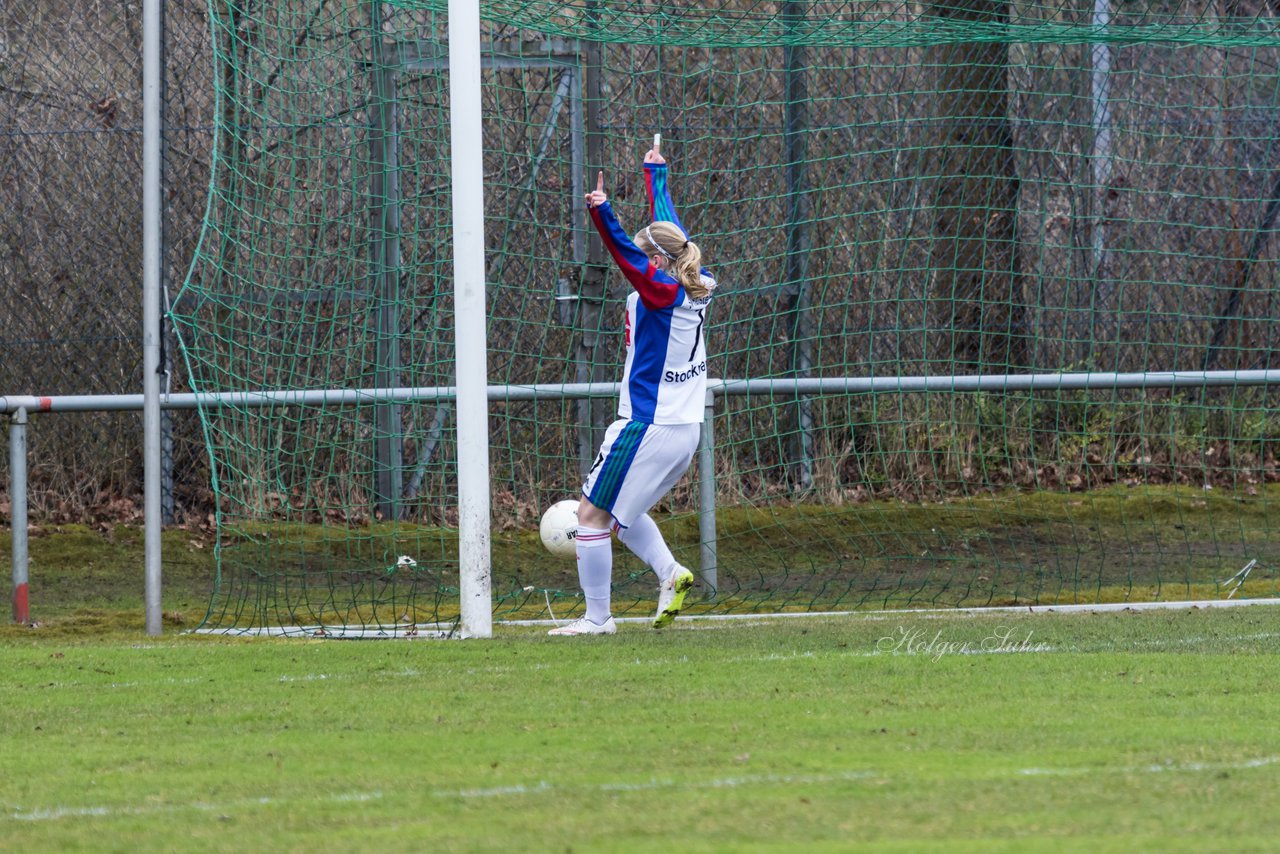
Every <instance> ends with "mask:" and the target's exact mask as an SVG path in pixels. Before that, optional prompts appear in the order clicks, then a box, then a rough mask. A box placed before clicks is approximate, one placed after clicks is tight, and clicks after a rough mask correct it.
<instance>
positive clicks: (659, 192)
mask: <svg viewBox="0 0 1280 854" xmlns="http://www.w3.org/2000/svg"><path fill="white" fill-rule="evenodd" d="M644 183H645V187H646V189H648V191H649V216H650V217H652V218H653V221H654V222H659V221H663V220H665V221H666V222H674V223H675V224H676V225H678V226H679V227H680V230H681V231H683V232H684V233H685V236H686V237H687V236H688V235H689V232H688V231H687V230H686V229H685V227H684V224H683V223H682V222H680V215H679V214H677V213H676V205H675V202H673V201H671V188H670V186H669V185H668V183H667V161H666V160H664V159H663V157H662V155H661V154H659V153H658V150H657V149H656V148H651V149H649V150H648V151H647V152H645V155H644Z"/></svg>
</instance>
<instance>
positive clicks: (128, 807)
mask: <svg viewBox="0 0 1280 854" xmlns="http://www.w3.org/2000/svg"><path fill="white" fill-rule="evenodd" d="M1277 616H1278V615H1277V612H1276V611H1275V610H1274V609H1273V608H1271V607H1268V606H1260V605H1259V606H1248V607H1240V608H1231V609H1206V610H1176V611H1151V612H1140V613H1135V612H1109V613H1075V614H1067V613H1057V614H1035V615H1032V614H1025V613H1008V612H1005V613H988V614H982V615H966V614H960V613H952V614H945V615H931V614H922V613H900V614H892V615H884V614H879V615H875V614H867V615H859V616H845V617H800V618H786V619H773V620H760V619H745V620H727V621H710V620H681V621H678V622H677V624H676V625H675V626H673V627H672V628H671V629H669V630H666V631H664V632H655V631H653V630H651V629H649V628H647V627H646V626H644V625H642V624H638V623H624V624H623V625H622V626H621V628H620V631H619V634H618V635H616V636H614V637H612V638H576V639H565V638H548V637H547V636H546V635H545V628H544V627H523V626H520V627H515V626H504V625H499V626H498V627H497V629H496V634H497V636H496V637H495V638H494V639H493V640H492V641H432V640H409V641H406V640H400V641H334V640H245V639H227V638H215V637H208V636H198V635H190V634H179V633H177V632H174V631H172V630H171V631H169V633H167V634H166V635H165V636H164V637H163V638H162V639H158V640H157V639H148V638H145V637H144V636H142V635H141V634H140V633H138V632H136V631H134V630H130V629H124V630H121V629H113V630H109V631H106V632H104V633H102V634H83V633H81V634H59V633H42V632H41V631H40V630H38V629H35V630H33V629H29V628H22V627H8V628H5V629H0V672H3V673H4V674H5V675H4V678H3V680H2V681H0V706H2V707H3V709H4V712H3V714H2V715H0V848H3V849H5V850H12V851H77V850H82V851H171V850H186V851H236V852H244V851H315V850H344V851H347V850H351V851H380V852H381V851H388V850H397V851H419V850H444V851H488V850H505V851H563V850H573V851H593V850H599V851H613V850H660V849H670V848H672V847H675V846H678V847H679V848H681V849H688V850H699V851H735V850H770V849H781V848H790V849H796V850H806V851H807V850H833V851H834V850H850V849H858V848H863V849H867V850H886V851H916V850H938V851H1001V850H1005V851H1028V850H1031V851H1034V850H1045V851H1060V850H1090V851H1133V850H1151V851H1248V850H1257V851H1263V850H1274V847H1275V840H1276V838H1277V835H1278V833H1280V818H1278V817H1277V814H1276V813H1275V810H1274V808H1273V807H1274V803H1275V795H1274V792H1275V791H1276V788H1277V786H1278V785H1280V744H1278V743H1277V740H1276V737H1275V731H1276V730H1275V725H1274V719H1275V710H1276V708H1277V704H1278V702H1280V657H1278V656H1276V655H1275V654H1274V650H1275V648H1276V642H1277V639H1280V626H1277Z"/></svg>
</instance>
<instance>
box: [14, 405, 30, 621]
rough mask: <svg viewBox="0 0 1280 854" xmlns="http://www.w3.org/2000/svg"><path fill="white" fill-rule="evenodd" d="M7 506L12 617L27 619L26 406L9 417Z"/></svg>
mask: <svg viewBox="0 0 1280 854" xmlns="http://www.w3.org/2000/svg"><path fill="white" fill-rule="evenodd" d="M9 506H10V512H9V518H10V519H11V520H12V522H13V526H12V527H13V621H14V622H15V623H28V622H30V621H31V613H30V611H29V610H28V605H27V410H26V409H19V410H18V411H17V412H14V413H13V416H12V417H11V418H10V419H9Z"/></svg>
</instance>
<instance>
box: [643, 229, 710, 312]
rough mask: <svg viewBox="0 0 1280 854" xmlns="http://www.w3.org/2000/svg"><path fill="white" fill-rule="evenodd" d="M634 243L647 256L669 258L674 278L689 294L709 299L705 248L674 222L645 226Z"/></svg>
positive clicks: (697, 297) (696, 297)
mask: <svg viewBox="0 0 1280 854" xmlns="http://www.w3.org/2000/svg"><path fill="white" fill-rule="evenodd" d="M635 244H636V246H638V247H640V249H641V251H643V252H644V254H646V255H661V256H663V257H664V258H666V259H668V260H669V261H670V262H671V264H670V269H671V276H672V278H674V279H675V280H676V281H677V282H679V283H680V284H682V285H684V289H685V292H686V293H688V294H689V296H691V297H693V298H694V299H706V298H707V295H708V294H709V293H711V291H710V289H708V288H707V286H706V285H705V284H703V283H702V250H701V249H699V248H698V244H696V243H694V242H693V241H692V240H689V239H688V238H687V237H685V236H684V232H683V231H681V230H680V227H679V226H677V225H676V224H675V223H673V222H666V221H661V220H660V221H658V222H655V223H653V224H652V225H649V226H646V227H645V228H644V229H642V230H641V231H640V233H639V234H637V235H636V237H635Z"/></svg>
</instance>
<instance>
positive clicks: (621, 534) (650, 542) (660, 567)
mask: <svg viewBox="0 0 1280 854" xmlns="http://www.w3.org/2000/svg"><path fill="white" fill-rule="evenodd" d="M618 539H619V540H622V542H623V545H625V546H626V547H627V548H629V549H631V551H632V552H634V553H635V556H636V557H638V558H640V559H641V560H642V561H644V562H645V563H647V564H648V565H649V567H650V568H651V569H652V570H653V571H654V572H655V573H656V574H657V576H658V582H659V583H662V582H664V581H666V580H667V579H668V578H670V577H671V573H673V572H675V568H676V559H675V556H674V555H673V554H671V549H669V548H667V543H666V540H664V539H662V532H661V531H659V530H658V523H657V522H654V521H653V518H652V517H651V516H650V515H649V514H648V513H645V514H644V515H642V516H641V517H640V518H639V519H636V520H635V521H634V522H632V523H631V527H630V528H619V529H618Z"/></svg>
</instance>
